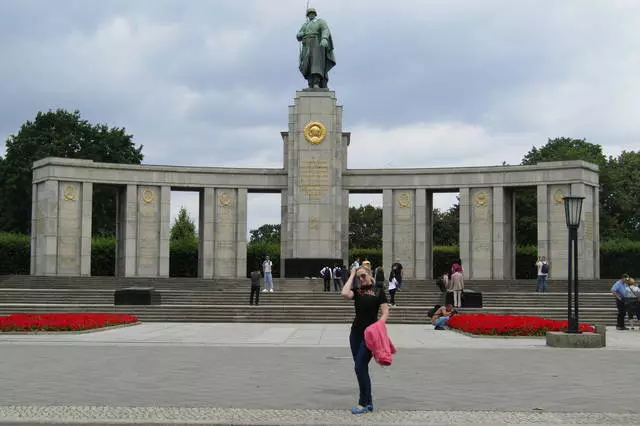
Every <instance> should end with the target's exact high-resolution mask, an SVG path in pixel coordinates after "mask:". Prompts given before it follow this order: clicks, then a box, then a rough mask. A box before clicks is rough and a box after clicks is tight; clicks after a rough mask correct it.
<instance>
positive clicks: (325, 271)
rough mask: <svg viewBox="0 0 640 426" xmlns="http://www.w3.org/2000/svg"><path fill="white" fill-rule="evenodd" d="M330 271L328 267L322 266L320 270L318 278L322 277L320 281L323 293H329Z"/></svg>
mask: <svg viewBox="0 0 640 426" xmlns="http://www.w3.org/2000/svg"><path fill="white" fill-rule="evenodd" d="M332 272H333V271H332V270H331V268H330V267H328V266H323V267H322V269H321V270H320V276H321V277H322V280H323V281H324V291H326V292H328V291H331V281H332V279H331V275H332Z"/></svg>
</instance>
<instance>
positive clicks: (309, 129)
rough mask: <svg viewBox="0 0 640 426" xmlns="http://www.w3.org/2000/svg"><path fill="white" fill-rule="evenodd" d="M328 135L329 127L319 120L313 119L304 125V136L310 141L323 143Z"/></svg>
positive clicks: (315, 143)
mask: <svg viewBox="0 0 640 426" xmlns="http://www.w3.org/2000/svg"><path fill="white" fill-rule="evenodd" d="M325 136H327V129H326V128H325V127H324V126H323V125H322V123H319V122H317V121H312V122H311V123H309V124H307V125H306V126H305V127H304V137H305V139H307V140H308V141H309V142H310V143H312V144H314V145H317V144H319V143H322V141H323V140H324V138H325Z"/></svg>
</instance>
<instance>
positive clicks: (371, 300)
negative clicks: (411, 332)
mask: <svg viewBox="0 0 640 426" xmlns="http://www.w3.org/2000/svg"><path fill="white" fill-rule="evenodd" d="M356 275H357V276H358V278H359V279H360V287H359V288H358V289H354V288H353V281H354V279H355V277H356ZM341 294H342V297H344V298H345V299H347V300H353V305H354V307H355V311H356V316H355V318H354V319H353V323H352V324H351V333H350V335H349V343H350V346H351V355H352V356H353V362H354V364H355V373H356V378H357V379H358V387H359V388H360V397H359V399H358V405H357V406H356V407H354V408H352V409H351V412H352V413H353V414H362V413H366V412H368V411H373V410H374V407H373V398H372V396H371V377H370V376H369V361H371V357H372V353H371V351H370V350H369V349H368V348H367V345H366V344H365V341H364V332H365V330H366V328H367V327H369V326H370V325H372V324H373V323H375V322H376V321H378V313H379V312H381V313H382V315H381V316H380V321H382V322H384V323H386V322H387V320H388V319H389V306H388V305H387V296H386V295H385V294H384V291H383V290H382V289H375V288H374V279H373V277H372V276H371V270H370V269H369V268H364V267H359V268H357V267H354V268H352V269H351V275H350V276H349V279H348V280H347V282H346V283H345V285H344V287H342V292H341Z"/></svg>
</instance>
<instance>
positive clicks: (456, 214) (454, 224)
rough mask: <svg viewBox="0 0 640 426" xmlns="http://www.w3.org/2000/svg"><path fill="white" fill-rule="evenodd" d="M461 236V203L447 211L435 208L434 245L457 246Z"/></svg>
mask: <svg viewBox="0 0 640 426" xmlns="http://www.w3.org/2000/svg"><path fill="white" fill-rule="evenodd" d="M459 238H460V204H459V203H456V204H454V205H453V206H451V207H449V209H448V210H446V211H441V210H440V209H433V245H436V246H457V245H458V240H459Z"/></svg>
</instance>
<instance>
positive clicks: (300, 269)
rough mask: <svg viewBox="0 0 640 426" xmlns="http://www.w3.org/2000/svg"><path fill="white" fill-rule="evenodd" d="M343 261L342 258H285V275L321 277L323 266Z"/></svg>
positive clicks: (288, 276) (290, 276)
mask: <svg viewBox="0 0 640 426" xmlns="http://www.w3.org/2000/svg"><path fill="white" fill-rule="evenodd" d="M342 263H343V262H342V259H301V258H292V259H285V260H284V275H285V278H304V277H319V276H320V270H321V269H322V268H323V267H325V266H331V267H333V266H335V265H336V264H337V265H342Z"/></svg>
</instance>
